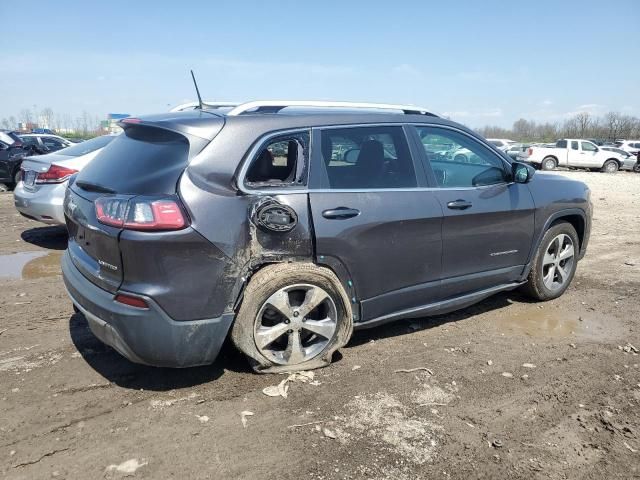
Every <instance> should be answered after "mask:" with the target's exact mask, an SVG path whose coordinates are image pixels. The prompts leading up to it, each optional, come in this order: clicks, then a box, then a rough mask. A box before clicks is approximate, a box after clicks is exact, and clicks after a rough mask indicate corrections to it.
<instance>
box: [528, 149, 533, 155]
mask: <svg viewBox="0 0 640 480" xmlns="http://www.w3.org/2000/svg"><path fill="white" fill-rule="evenodd" d="M531 155H533V148H531V147H529V156H531Z"/></svg>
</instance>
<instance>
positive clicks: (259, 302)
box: [231, 263, 353, 373]
mask: <svg viewBox="0 0 640 480" xmlns="http://www.w3.org/2000/svg"><path fill="white" fill-rule="evenodd" d="M297 284H307V285H312V286H316V287H320V288H321V289H323V290H324V291H325V292H326V293H328V294H329V296H330V298H331V300H332V301H333V303H334V304H335V308H336V329H335V333H334V334H333V337H332V338H331V339H330V340H329V341H328V343H327V345H326V346H325V347H324V348H323V349H322V351H320V352H318V353H317V354H316V355H315V356H314V357H313V358H310V359H307V360H305V361H303V362H301V363H296V364H293V365H282V364H278V363H276V362H274V361H272V360H271V359H269V358H267V357H266V356H265V355H263V354H262V353H261V352H260V351H259V349H258V347H257V345H256V341H255V338H254V331H255V328H256V322H257V321H258V314H259V312H260V311H261V309H262V307H263V304H265V302H266V301H267V299H269V297H271V295H273V294H274V293H275V292H278V290H280V289H282V288H285V287H288V286H291V285H297ZM352 332H353V314H352V311H351V303H350V302H349V298H348V296H347V294H346V292H345V291H344V289H343V288H342V285H341V284H340V281H339V280H338V278H337V277H336V275H335V274H334V273H333V272H332V271H331V270H329V269H327V268H324V267H319V266H317V265H314V264H312V263H282V264H276V265H268V266H266V267H264V268H262V269H261V270H259V271H258V272H257V273H256V274H254V275H253V277H252V278H251V280H250V282H249V284H248V285H247V287H246V289H245V291H244V295H243V300H242V304H241V305H240V308H239V310H238V313H237V315H236V319H235V322H234V324H233V327H232V329H231V339H232V340H233V343H234V344H235V346H236V347H237V348H238V349H239V350H240V351H241V352H242V353H244V354H245V355H246V356H247V357H248V359H249V363H250V364H251V366H252V367H253V369H254V370H255V371H256V372H258V373H278V372H289V371H296V370H309V369H314V368H320V367H325V366H327V365H329V364H330V363H331V360H332V356H333V353H334V352H335V351H336V350H338V349H339V348H341V347H343V346H344V345H346V344H347V342H348V341H349V339H350V338H351V334H352Z"/></svg>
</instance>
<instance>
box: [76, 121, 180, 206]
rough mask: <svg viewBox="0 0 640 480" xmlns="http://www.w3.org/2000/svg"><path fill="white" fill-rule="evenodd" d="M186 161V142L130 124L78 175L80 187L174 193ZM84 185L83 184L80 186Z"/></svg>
mask: <svg viewBox="0 0 640 480" xmlns="http://www.w3.org/2000/svg"><path fill="white" fill-rule="evenodd" d="M188 160H189V141H188V140H187V139H186V138H185V137H184V136H182V135H180V134H178V133H174V132H170V131H168V130H163V129H160V128H153V127H146V126H142V125H137V126H130V127H128V128H127V129H126V130H125V131H124V133H122V134H121V135H118V136H117V137H116V138H115V139H114V140H113V141H112V142H111V143H110V144H109V145H107V146H106V147H105V148H104V149H103V150H102V151H101V152H100V153H98V154H97V155H96V157H95V158H94V159H93V160H92V161H91V162H90V163H89V165H87V166H86V167H85V168H83V169H82V171H81V172H80V173H79V174H78V177H77V180H76V185H77V186H79V187H81V188H85V189H86V188H92V186H96V185H97V186H99V187H103V188H105V189H108V190H112V191H114V192H117V193H123V194H126V193H138V194H153V193H175V191H176V185H177V183H178V179H179V178H180V175H181V174H182V171H183V170H184V169H185V167H186V166H187V163H188ZM83 184H84V186H83Z"/></svg>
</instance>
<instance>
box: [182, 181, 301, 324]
mask: <svg viewBox="0 0 640 480" xmlns="http://www.w3.org/2000/svg"><path fill="white" fill-rule="evenodd" d="M180 195H181V196H182V198H183V199H184V203H185V204H186V205H187V208H188V209H189V214H190V216H191V221H192V227H193V228H194V229H195V230H196V231H197V232H198V233H200V235H202V236H203V237H204V238H206V239H207V240H208V241H209V242H211V243H212V244H213V245H214V246H215V247H216V248H217V249H218V250H220V251H221V252H223V253H224V256H225V258H224V262H225V263H226V264H225V266H224V268H223V269H215V270H214V271H212V272H211V274H212V275H217V276H218V277H219V278H217V279H216V282H215V285H216V286H215V288H216V291H215V292H204V291H203V292H200V293H201V294H203V295H209V296H211V297H215V298H216V299H220V302H221V303H219V304H216V305H212V307H214V310H215V312H212V313H215V314H216V315H219V314H221V313H223V312H229V311H231V310H232V309H233V307H234V305H235V303H236V300H237V299H238V296H239V295H240V293H241V291H242V289H243V287H244V285H245V283H246V282H247V280H248V279H249V278H250V276H251V274H252V273H253V272H254V271H255V270H257V269H259V268H260V266H262V265H264V264H268V263H278V262H286V261H312V259H313V241H312V231H311V222H310V218H309V205H308V196H307V194H306V193H291V194H286V195H273V196H269V195H265V194H256V195H250V194H243V193H241V192H238V191H237V190H235V189H234V188H233V187H231V186H229V187H228V188H225V187H224V186H222V185H219V186H215V185H212V184H210V183H208V182H207V184H206V185H205V184H203V182H202V181H201V180H200V179H199V178H198V177H197V176H196V175H193V176H190V175H188V174H185V175H183V178H182V180H181V182H180ZM269 200H271V201H276V202H279V203H282V204H284V205H287V206H289V207H291V208H292V209H293V210H294V211H295V213H296V216H297V222H296V225H295V227H293V228H292V229H291V230H290V231H287V232H273V231H268V230H266V229H264V228H262V227H258V226H257V222H256V221H255V214H256V211H257V209H258V208H259V206H260V205H262V204H263V203H264V202H266V201H269ZM217 272H222V273H221V274H220V273H217ZM207 283H208V282H207ZM223 298H224V299H225V300H224V302H222V299H223ZM212 316H213V315H212Z"/></svg>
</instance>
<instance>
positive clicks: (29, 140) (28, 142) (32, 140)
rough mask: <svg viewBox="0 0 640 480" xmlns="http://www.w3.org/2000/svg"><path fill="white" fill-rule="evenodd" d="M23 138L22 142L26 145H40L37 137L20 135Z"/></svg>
mask: <svg viewBox="0 0 640 480" xmlns="http://www.w3.org/2000/svg"><path fill="white" fill-rule="evenodd" d="M20 138H21V139H22V143H24V144H25V145H35V146H38V139H37V137H20Z"/></svg>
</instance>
